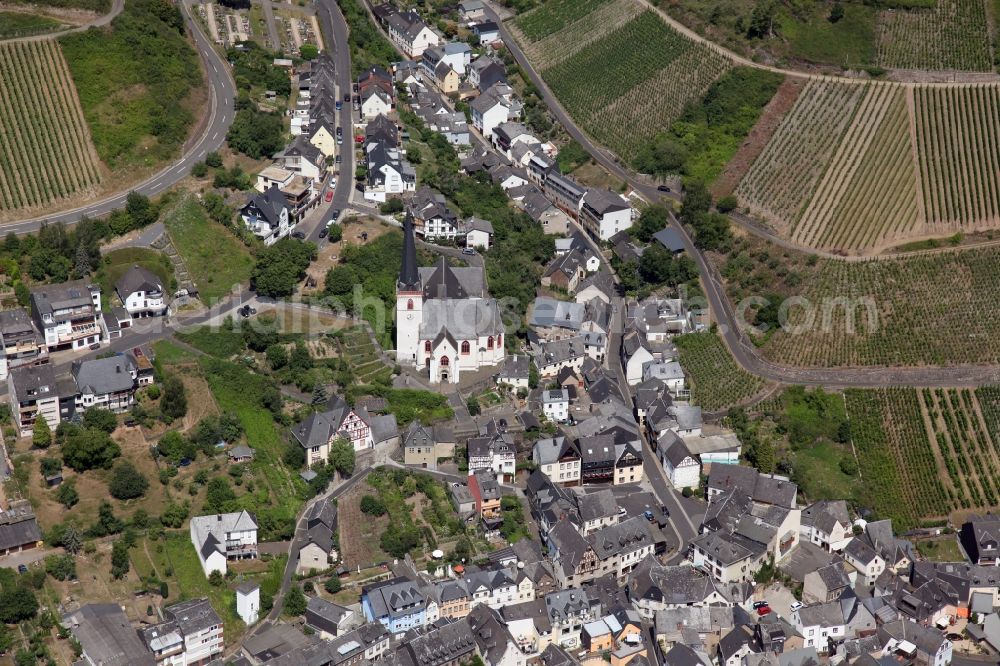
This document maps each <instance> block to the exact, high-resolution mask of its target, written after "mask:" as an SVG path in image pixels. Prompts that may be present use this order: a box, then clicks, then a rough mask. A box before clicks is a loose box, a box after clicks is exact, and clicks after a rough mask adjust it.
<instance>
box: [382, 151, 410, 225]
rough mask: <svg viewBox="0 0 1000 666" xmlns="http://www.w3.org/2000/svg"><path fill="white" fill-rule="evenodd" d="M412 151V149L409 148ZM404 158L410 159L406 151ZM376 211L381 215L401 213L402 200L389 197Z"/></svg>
mask: <svg viewBox="0 0 1000 666" xmlns="http://www.w3.org/2000/svg"><path fill="white" fill-rule="evenodd" d="M410 150H411V151H412V150H413V149H412V148H410ZM406 156H407V157H408V158H409V157H410V151H407V153H406ZM378 210H379V212H380V213H382V214H383V215H392V214H393V213H402V212H403V200H402V199H400V198H399V197H389V198H388V199H386V200H385V203H383V204H381V205H379V207H378Z"/></svg>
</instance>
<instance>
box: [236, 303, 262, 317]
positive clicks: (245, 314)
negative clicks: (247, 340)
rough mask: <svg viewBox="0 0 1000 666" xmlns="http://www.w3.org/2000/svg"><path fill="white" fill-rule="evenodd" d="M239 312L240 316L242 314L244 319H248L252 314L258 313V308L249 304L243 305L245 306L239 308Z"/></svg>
mask: <svg viewBox="0 0 1000 666" xmlns="http://www.w3.org/2000/svg"><path fill="white" fill-rule="evenodd" d="M237 312H239V313H240V316H241V317H243V318H244V319H246V318H247V317H249V316H250V315H255V314H257V308H252V307H250V306H249V305H244V306H243V307H241V308H240V309H239V310H238V311H237Z"/></svg>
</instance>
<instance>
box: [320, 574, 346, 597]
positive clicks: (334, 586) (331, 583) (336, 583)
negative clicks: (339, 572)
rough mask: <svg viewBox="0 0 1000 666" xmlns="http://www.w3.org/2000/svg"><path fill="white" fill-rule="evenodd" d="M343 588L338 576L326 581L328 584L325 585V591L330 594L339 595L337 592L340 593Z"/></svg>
mask: <svg viewBox="0 0 1000 666" xmlns="http://www.w3.org/2000/svg"><path fill="white" fill-rule="evenodd" d="M341 587H342V586H341V584H340V578H338V577H337V576H330V577H329V578H327V579H326V582H325V583H323V589H325V590H326V591H327V592H329V593H330V594H337V592H340V588H341Z"/></svg>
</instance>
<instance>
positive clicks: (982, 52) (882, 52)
mask: <svg viewBox="0 0 1000 666" xmlns="http://www.w3.org/2000/svg"><path fill="white" fill-rule="evenodd" d="M989 24H990V21H989V18H988V17H987V13H986V7H985V5H984V0H936V2H935V3H934V7H933V8H929V9H911V10H902V11H901V10H893V9H886V10H882V11H880V12H879V13H878V18H877V20H876V26H877V27H876V32H877V36H876V42H877V43H876V62H877V64H878V65H879V66H881V67H885V68H887V69H931V70H941V69H955V70H966V71H977V72H989V71H991V70H992V69H993V57H992V54H991V49H990V34H989Z"/></svg>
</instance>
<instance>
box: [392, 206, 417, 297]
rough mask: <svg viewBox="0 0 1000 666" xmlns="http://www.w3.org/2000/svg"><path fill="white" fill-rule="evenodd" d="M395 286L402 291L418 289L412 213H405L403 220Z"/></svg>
mask: <svg viewBox="0 0 1000 666" xmlns="http://www.w3.org/2000/svg"><path fill="white" fill-rule="evenodd" d="M396 287H397V288H399V289H401V290H403V291H420V273H419V272H418V271H417V243H416V241H415V240H414V238H413V215H412V214H411V213H409V212H407V213H406V219H405V220H403V265H402V266H401V267H400V269H399V280H398V281H397V282H396Z"/></svg>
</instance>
